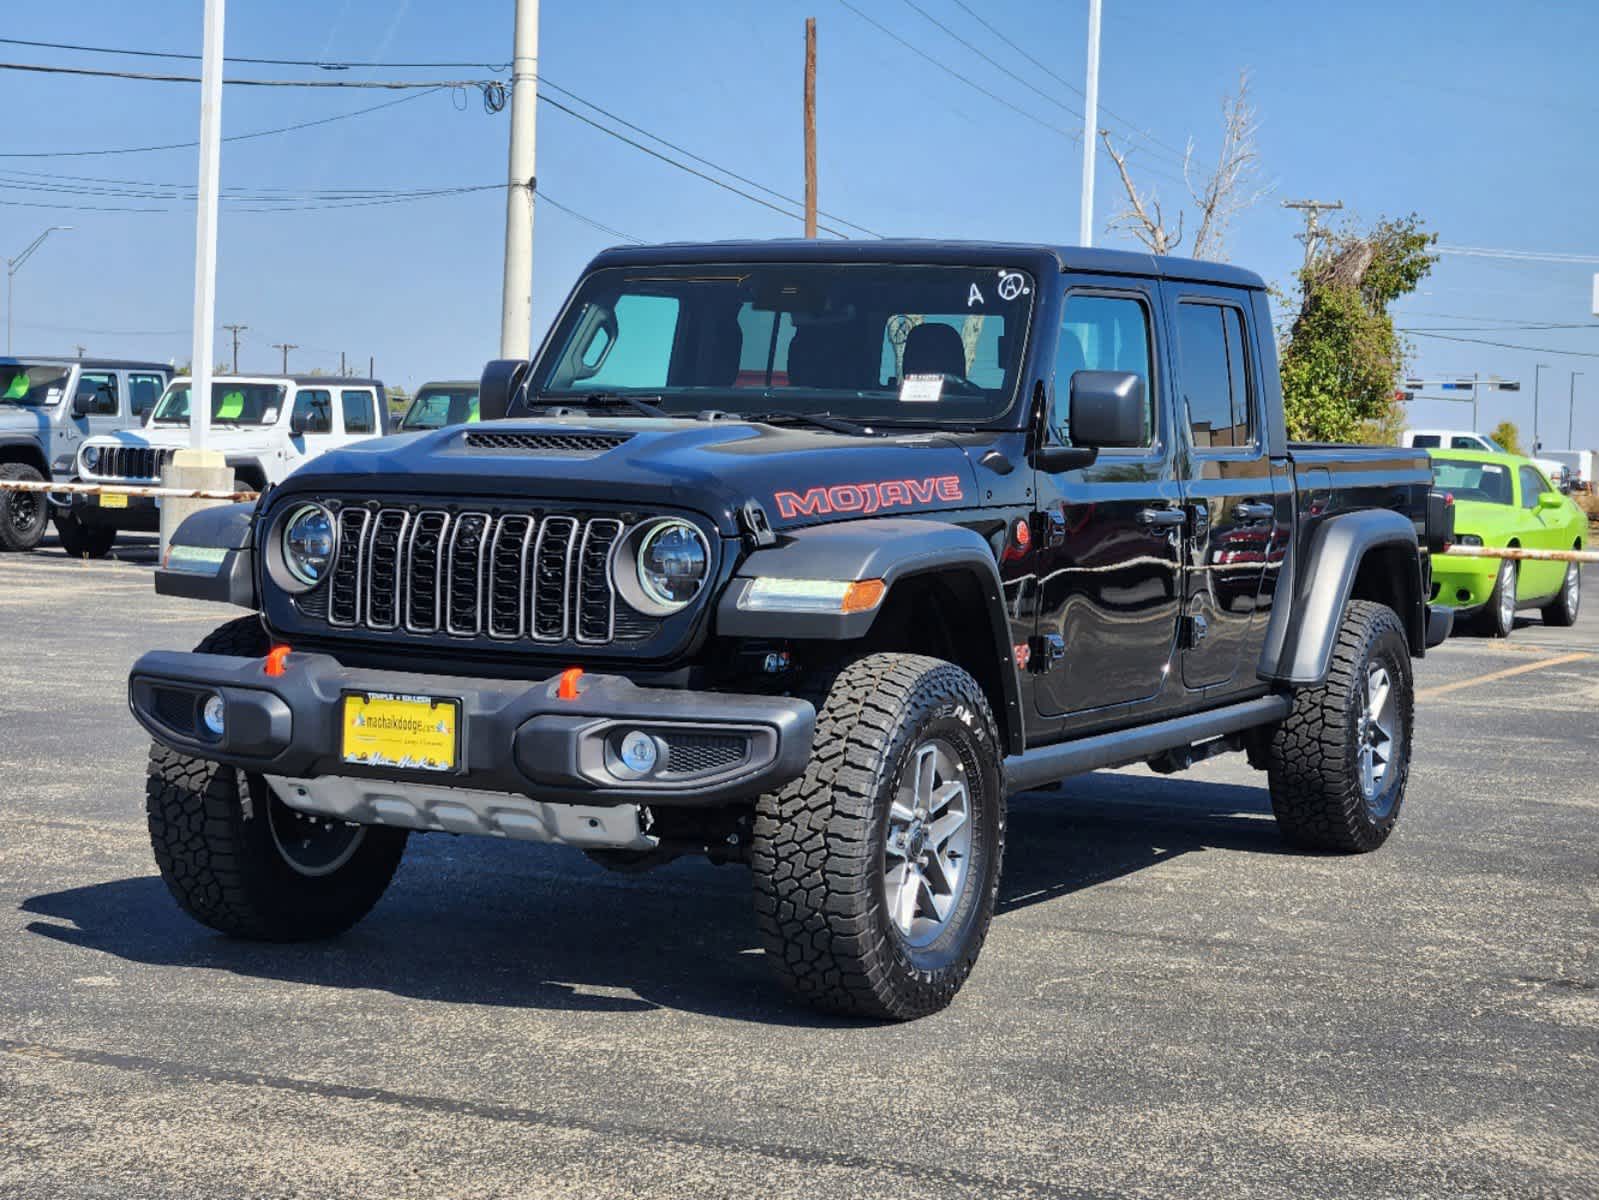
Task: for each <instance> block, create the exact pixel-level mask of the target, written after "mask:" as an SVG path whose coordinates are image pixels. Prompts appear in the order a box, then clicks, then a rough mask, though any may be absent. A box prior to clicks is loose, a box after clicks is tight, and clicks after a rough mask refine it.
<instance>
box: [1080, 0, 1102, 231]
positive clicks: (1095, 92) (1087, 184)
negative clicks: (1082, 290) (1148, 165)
mask: <svg viewBox="0 0 1599 1200" xmlns="http://www.w3.org/2000/svg"><path fill="white" fill-rule="evenodd" d="M1098 124H1099V0H1088V78H1087V79H1085V80H1084V81H1083V199H1082V203H1081V206H1080V208H1079V213H1078V223H1077V240H1078V242H1079V243H1081V244H1082V245H1084V246H1092V245H1093V244H1094V152H1095V151H1096V150H1097V149H1098V148H1099V130H1098V129H1097V128H1095V127H1096V126H1097V125H1098Z"/></svg>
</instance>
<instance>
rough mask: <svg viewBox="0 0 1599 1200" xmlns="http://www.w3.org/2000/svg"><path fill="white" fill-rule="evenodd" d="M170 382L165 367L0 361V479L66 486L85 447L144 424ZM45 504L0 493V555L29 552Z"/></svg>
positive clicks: (35, 497) (116, 361)
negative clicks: (92, 440)
mask: <svg viewBox="0 0 1599 1200" xmlns="http://www.w3.org/2000/svg"><path fill="white" fill-rule="evenodd" d="M171 378H172V368H171V367H169V366H167V365H166V364H165V363H153V362H138V361H134V360H131V359H122V358H50V357H47V356H42V355H36V356H23V357H5V358H0V479H11V480H19V481H28V482H34V483H38V482H40V481H42V480H46V479H57V480H70V479H71V478H72V477H73V471H74V468H75V464H76V462H77V457H78V447H79V446H80V445H82V443H83V441H84V439H86V438H89V437H93V436H96V435H102V434H109V433H112V432H114V431H116V430H119V429H133V428H137V427H138V426H139V425H141V424H143V422H144V418H145V416H146V415H147V414H148V413H149V411H150V410H151V408H153V407H154V406H155V402H156V400H157V398H159V397H160V395H161V393H162V392H163V391H164V390H165V389H166V386H167V381H168V380H169V379H171ZM49 514H50V503H49V502H48V501H47V499H46V498H45V496H44V495H42V494H40V493H37V492H0V550H31V549H33V547H35V546H37V545H38V544H39V541H40V539H42V538H43V537H44V534H45V529H46V526H47V525H48V524H49Z"/></svg>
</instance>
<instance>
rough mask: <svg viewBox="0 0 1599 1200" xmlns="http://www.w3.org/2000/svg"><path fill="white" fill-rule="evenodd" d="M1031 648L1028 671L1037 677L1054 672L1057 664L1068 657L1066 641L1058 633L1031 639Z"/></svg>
mask: <svg viewBox="0 0 1599 1200" xmlns="http://www.w3.org/2000/svg"><path fill="white" fill-rule="evenodd" d="M1029 646H1030V648H1031V653H1030V654H1029V655H1028V669H1029V670H1031V671H1032V672H1033V674H1035V675H1042V674H1044V672H1046V671H1049V670H1052V669H1053V668H1054V666H1055V664H1056V663H1058V662H1060V661H1061V660H1062V659H1063V658H1065V657H1066V639H1065V638H1064V637H1062V636H1061V635H1060V634H1058V633H1046V634H1042V635H1040V636H1037V637H1033V638H1031V639H1029Z"/></svg>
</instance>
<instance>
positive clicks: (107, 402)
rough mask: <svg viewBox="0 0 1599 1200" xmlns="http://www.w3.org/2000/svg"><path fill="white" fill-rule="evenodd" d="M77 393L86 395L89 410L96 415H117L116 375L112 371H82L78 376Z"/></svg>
mask: <svg viewBox="0 0 1599 1200" xmlns="http://www.w3.org/2000/svg"><path fill="white" fill-rule="evenodd" d="M78 395H79V396H83V397H87V398H88V401H89V412H90V414H91V415H93V416H97V417H114V416H116V415H117V377H116V374H115V372H112V371H84V372H83V373H82V374H80V375H79V376H78Z"/></svg>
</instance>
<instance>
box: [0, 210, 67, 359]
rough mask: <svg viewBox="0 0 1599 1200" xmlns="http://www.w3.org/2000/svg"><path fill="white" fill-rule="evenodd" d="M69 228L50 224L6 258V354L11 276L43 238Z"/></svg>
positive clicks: (9, 347)
mask: <svg viewBox="0 0 1599 1200" xmlns="http://www.w3.org/2000/svg"><path fill="white" fill-rule="evenodd" d="M71 228H72V226H70V225H52V226H50V228H49V229H46V230H45V231H44V232H43V233H41V234H40V235H39V236H38V237H36V238H34V239H33V241H31V242H29V243H28V248H27V249H26V250H24V251H23V252H22V253H21V254H19V255H17V256H16V257H15V258H8V259H6V353H7V354H10V353H11V314H12V310H13V307H14V304H13V301H12V298H11V280H12V279H13V277H15V275H16V273H17V269H18V268H19V267H21V266H22V264H23V263H25V262H27V261H28V258H29V257H30V256H31V255H32V254H33V252H34V251H35V250H37V249H38V248H39V247H40V246H42V245H43V244H44V239H45V238H47V237H49V236H50V235H51V234H52V233H55V232H57V231H58V230H60V231H62V232H65V231H66V230H68V229H71Z"/></svg>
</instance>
